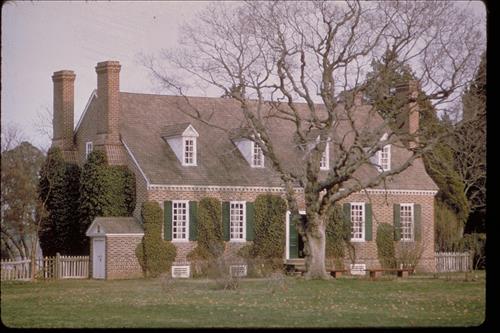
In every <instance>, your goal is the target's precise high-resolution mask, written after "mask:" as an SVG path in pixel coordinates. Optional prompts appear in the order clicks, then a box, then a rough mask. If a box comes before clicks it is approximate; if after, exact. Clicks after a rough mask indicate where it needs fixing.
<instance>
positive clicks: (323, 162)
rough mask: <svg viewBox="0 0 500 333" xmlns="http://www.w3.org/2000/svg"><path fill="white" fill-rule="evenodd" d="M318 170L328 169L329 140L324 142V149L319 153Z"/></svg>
mask: <svg viewBox="0 0 500 333" xmlns="http://www.w3.org/2000/svg"><path fill="white" fill-rule="evenodd" d="M319 168H320V170H328V169H330V142H327V143H326V147H325V151H324V152H323V155H321V160H320V161H319Z"/></svg>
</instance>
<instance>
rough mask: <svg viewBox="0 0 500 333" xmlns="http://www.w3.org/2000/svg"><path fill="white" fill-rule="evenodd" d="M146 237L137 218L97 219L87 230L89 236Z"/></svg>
mask: <svg viewBox="0 0 500 333" xmlns="http://www.w3.org/2000/svg"><path fill="white" fill-rule="evenodd" d="M110 234H111V235H118V234H120V235H125V234H128V235H135V234H136V235H144V229H143V228H142V226H141V224H140V222H139V221H138V220H137V219H136V218H135V217H96V218H95V219H94V221H93V222H92V223H91V224H90V226H89V228H88V229H87V232H86V235H87V236H101V235H102V236H105V235H110Z"/></svg>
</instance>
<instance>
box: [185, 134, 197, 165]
mask: <svg viewBox="0 0 500 333" xmlns="http://www.w3.org/2000/svg"><path fill="white" fill-rule="evenodd" d="M182 141H183V142H182V148H183V149H182V151H183V154H182V156H183V157H182V165H184V166H190V165H196V138H195V137H184V138H183V140H182Z"/></svg>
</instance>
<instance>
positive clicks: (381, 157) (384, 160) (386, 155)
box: [377, 133, 391, 171]
mask: <svg viewBox="0 0 500 333" xmlns="http://www.w3.org/2000/svg"><path fill="white" fill-rule="evenodd" d="M381 140H382V141H384V140H387V133H385V134H384V135H383V136H382V138H381ZM377 155H378V165H379V166H380V169H382V171H389V170H391V145H385V146H384V148H382V150H380V151H379V152H377Z"/></svg>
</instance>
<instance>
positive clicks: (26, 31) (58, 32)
mask: <svg viewBox="0 0 500 333" xmlns="http://www.w3.org/2000/svg"><path fill="white" fill-rule="evenodd" d="M206 4H207V2H204V1H195V2H190V1H151V2H149V1H138V2H133V1H111V2H108V1H106V2H104V1H100V2H90V1H89V2H86V1H68V2H63V1H39V2H31V1H29V2H28V1H12V2H8V3H4V4H3V7H2V95H1V98H2V104H1V107H2V114H1V121H2V126H5V125H9V124H14V125H16V126H18V127H20V128H21V129H22V131H23V132H24V134H25V136H26V138H27V139H28V140H29V141H31V142H32V143H33V144H35V145H37V146H45V147H47V146H48V145H49V144H50V142H49V140H48V138H46V137H44V136H42V135H40V134H39V133H38V132H37V131H36V127H37V123H39V118H38V116H37V113H40V112H42V113H43V112H44V110H45V109H49V110H50V112H52V97H53V96H52V78H51V76H52V73H53V72H55V71H58V70H62V69H69V70H73V71H75V74H76V81H75V125H76V124H77V122H78V120H79V119H80V116H81V114H82V112H83V109H84V108H85V104H86V103H87V100H88V98H89V96H90V94H91V93H92V90H94V89H95V88H96V85H97V77H96V73H95V65H96V64H97V63H98V62H100V61H104V60H118V61H120V63H121V65H122V69H121V72H120V89H121V91H128V92H140V93H155V92H156V91H157V90H156V89H155V87H154V85H153V84H152V83H151V81H150V79H149V76H148V72H147V70H146V69H145V68H144V67H142V66H141V65H140V64H139V63H138V61H137V55H138V54H139V53H141V52H142V53H145V54H156V53H157V52H158V51H159V50H160V49H162V48H171V47H175V45H176V43H177V33H178V28H179V25H180V24H181V23H182V22H183V21H184V20H189V19H191V18H193V17H194V13H195V12H196V11H197V10H199V9H201V8H203V7H204V6H206ZM463 4H464V5H466V6H470V8H471V10H472V11H474V12H476V13H477V14H480V15H485V9H484V6H483V4H482V3H481V2H472V3H469V2H465V1H464V2H463Z"/></svg>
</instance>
